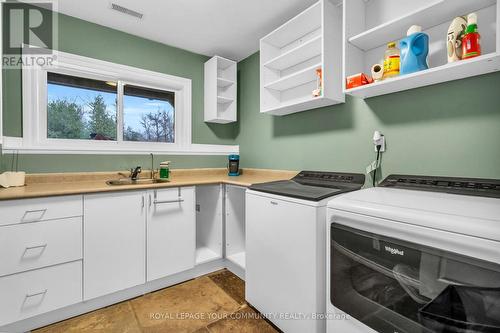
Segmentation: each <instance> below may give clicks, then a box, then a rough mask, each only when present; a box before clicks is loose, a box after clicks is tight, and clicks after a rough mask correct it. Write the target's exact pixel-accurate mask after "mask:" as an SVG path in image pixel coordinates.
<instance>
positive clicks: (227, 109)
mask: <svg viewBox="0 0 500 333" xmlns="http://www.w3.org/2000/svg"><path fill="white" fill-rule="evenodd" d="M236 75H237V74H236V62H235V61H232V60H229V59H225V58H222V57H219V56H214V57H213V58H212V59H210V60H209V61H207V62H206V63H205V104H204V107H205V111H204V114H205V115H204V118H205V121H206V122H211V123H219V124H227V123H231V122H235V121H236V120H237V119H236V93H237V90H236V89H237V87H236Z"/></svg>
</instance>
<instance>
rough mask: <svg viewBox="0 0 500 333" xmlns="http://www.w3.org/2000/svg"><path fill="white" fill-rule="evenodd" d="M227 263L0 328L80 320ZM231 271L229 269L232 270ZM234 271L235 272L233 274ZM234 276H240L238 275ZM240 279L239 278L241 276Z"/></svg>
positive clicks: (20, 329) (22, 329)
mask: <svg viewBox="0 0 500 333" xmlns="http://www.w3.org/2000/svg"><path fill="white" fill-rule="evenodd" d="M226 264H227V263H226V260H224V259H217V260H214V261H210V262H207V263H204V264H200V265H197V266H195V267H194V268H193V269H190V270H188V271H184V272H181V273H178V274H175V275H172V276H168V277H165V278H162V279H158V280H154V281H151V282H147V283H146V284H142V285H140V286H136V287H132V288H129V289H125V290H121V291H119V292H116V293H113V294H110V295H106V296H102V297H98V298H94V299H91V300H88V301H84V302H81V303H77V304H73V305H70V306H67V307H64V308H61V309H57V310H54V311H51V312H47V313H44V314H41V315H38V316H34V317H30V318H27V319H24V320H20V321H17V322H15V323H12V324H8V325H5V326H2V327H0V332H6V333H13V332H29V331H31V330H33V329H36V328H40V327H44V326H47V325H50V324H53V323H57V322H59V321H62V320H66V319H68V318H71V317H75V316H79V315H82V314H84V313H87V312H91V311H94V310H97V309H100V308H103V307H106V306H110V305H113V304H116V303H120V302H123V301H126V300H128V299H132V298H135V297H138V296H142V295H144V294H147V293H150V292H153V291H156V290H159V289H163V288H166V287H169V286H173V285H175V284H178V283H181V282H185V281H188V280H191V279H194V278H197V277H199V276H202V275H205V274H209V273H212V272H215V271H218V270H221V269H224V268H228V267H227V265H226ZM228 269H229V268H228ZM231 271H232V270H231ZM233 273H234V274H236V275H238V274H237V273H236V272H233ZM238 276H239V275H238Z"/></svg>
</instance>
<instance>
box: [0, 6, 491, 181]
mask: <svg viewBox="0 0 500 333" xmlns="http://www.w3.org/2000/svg"><path fill="white" fill-rule="evenodd" d="M59 49H60V50H62V51H65V52H69V53H75V54H80V55H84V56H88V57H93V58H97V59H101V60H106V61H111V62H115V63H121V64H126V65H130V66H135V67H140V68H144V69H149V70H153V71H158V72H163V73H168V74H173V75H178V76H183V77H187V78H191V79H192V80H193V81H192V83H193V125H192V126H193V142H194V143H207V144H240V151H241V155H242V166H244V167H256V168H276V169H292V170H299V169H315V170H336V171H356V172H364V170H365V167H366V165H368V164H369V163H370V162H371V161H372V160H373V159H374V157H375V156H374V155H375V153H374V151H373V146H372V144H371V137H372V134H373V131H374V130H380V131H382V132H383V133H384V134H385V135H386V138H387V152H386V153H385V154H383V166H382V176H386V175H388V174H390V173H408V174H429V175H446V176H470V177H488V178H500V94H499V93H498V92H499V88H498V87H499V86H500V73H494V74H489V75H483V76H480V77H473V78H470V79H467V80H461V81H454V82H449V83H444V84H440V85H435V86H431V87H424V88H420V89H414V90H411V91H407V92H401V93H395V94H391V95H387V96H380V97H375V98H370V99H366V100H362V99H357V98H352V97H349V96H348V97H347V98H346V103H345V104H341V105H336V106H331V107H325V108H321V109H316V110H310V111H306V112H301V113H297V114H293V115H288V116H283V117H274V116H270V115H264V114H260V112H259V68H258V65H259V54H258V53H256V54H254V55H252V56H250V57H248V58H247V59H245V60H243V61H241V62H240V63H239V64H238V117H239V121H238V123H236V124H229V125H216V124H206V123H204V122H203V63H204V62H205V61H206V60H207V57H205V56H202V55H198V54H194V53H190V52H188V51H184V50H180V49H177V48H173V47H170V46H166V45H163V44H160V43H156V42H153V41H150V40H146V39H143V38H139V37H135V36H132V35H129V34H126V33H123V32H120V31H116V30H113V29H109V28H106V27H103V26H99V25H96V24H92V23H89V22H85V21H82V20H79V19H76V18H73V17H68V16H65V15H60V16H59ZM3 97H4V135H8V136H20V135H22V133H21V124H22V109H21V100H22V98H21V97H22V96H21V73H20V71H19V70H4V96H3ZM0 159H1V160H0V168H1V169H2V170H8V169H10V164H11V163H10V162H11V156H8V155H3V156H0ZM161 160H171V161H173V166H174V167H177V168H179V167H182V168H189V167H223V166H225V162H226V158H225V157H224V156H158V157H156V159H155V161H156V162H158V161H161ZM138 164H141V165H143V166H145V167H148V166H149V159H148V157H147V156H127V155H111V156H106V155H22V156H20V167H21V168H22V169H24V170H26V171H28V172H60V171H101V170H121V169H126V168H130V167H132V166H135V165H138Z"/></svg>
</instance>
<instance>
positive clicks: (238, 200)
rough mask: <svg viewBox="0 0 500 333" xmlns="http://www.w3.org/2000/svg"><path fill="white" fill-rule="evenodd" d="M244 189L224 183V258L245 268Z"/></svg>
mask: <svg viewBox="0 0 500 333" xmlns="http://www.w3.org/2000/svg"><path fill="white" fill-rule="evenodd" d="M245 190H246V188H244V187H240V186H234V185H226V259H227V260H229V261H231V262H232V263H233V264H235V265H237V266H238V267H240V268H241V269H243V270H244V269H245Z"/></svg>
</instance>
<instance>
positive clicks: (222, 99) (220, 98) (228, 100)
mask: <svg viewBox="0 0 500 333" xmlns="http://www.w3.org/2000/svg"><path fill="white" fill-rule="evenodd" d="M232 102H234V99H233V98H229V97H224V96H217V103H219V104H227V103H232Z"/></svg>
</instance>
